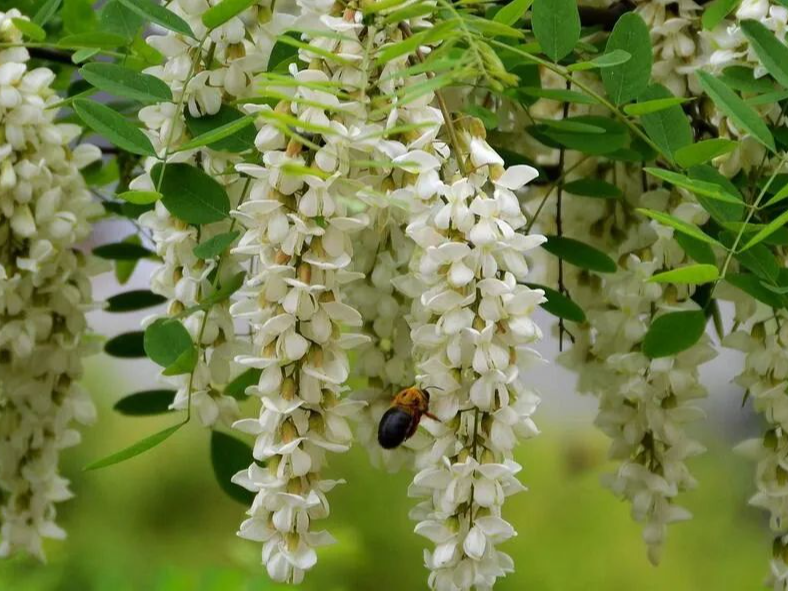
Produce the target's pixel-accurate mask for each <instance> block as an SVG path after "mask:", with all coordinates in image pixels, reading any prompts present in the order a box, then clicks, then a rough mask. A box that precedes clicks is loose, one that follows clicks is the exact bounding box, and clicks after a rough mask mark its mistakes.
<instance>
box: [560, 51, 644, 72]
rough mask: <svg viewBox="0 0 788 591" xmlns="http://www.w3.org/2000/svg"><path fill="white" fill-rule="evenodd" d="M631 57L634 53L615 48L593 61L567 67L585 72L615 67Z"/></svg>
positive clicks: (573, 70) (571, 70)
mask: <svg viewBox="0 0 788 591" xmlns="http://www.w3.org/2000/svg"><path fill="white" fill-rule="evenodd" d="M631 59H632V54H631V53H629V52H628V51H624V50H623V49H614V50H613V51H610V52H608V53H603V54H602V55H600V56H598V57H595V58H594V59H592V60H591V61H587V62H576V63H574V64H570V65H569V66H568V67H567V68H566V69H567V70H568V71H570V72H584V71H585V70H594V69H596V68H599V69H604V68H613V67H615V66H620V65H621V64H625V63H627V62H628V61H629V60H631Z"/></svg>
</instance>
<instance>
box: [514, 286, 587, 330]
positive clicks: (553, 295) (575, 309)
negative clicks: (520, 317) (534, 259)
mask: <svg viewBox="0 0 788 591" xmlns="http://www.w3.org/2000/svg"><path fill="white" fill-rule="evenodd" d="M525 285H527V286H528V287H530V288H531V289H541V290H542V291H544V294H545V297H546V298H547V301H546V302H542V303H541V304H540V306H541V307H542V308H543V309H544V310H546V311H547V312H549V313H550V314H552V315H553V316H556V317H557V318H563V319H564V320H571V321H572V322H585V320H586V315H585V312H583V309H582V308H581V307H580V306H578V305H577V304H576V303H575V302H573V301H572V300H571V299H570V298H569V297H567V296H566V295H564V294H562V293H561V292H559V291H556V290H555V289H553V288H552V287H548V286H546V285H540V284H538V283H526V284H525Z"/></svg>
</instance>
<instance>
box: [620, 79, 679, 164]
mask: <svg viewBox="0 0 788 591" xmlns="http://www.w3.org/2000/svg"><path fill="white" fill-rule="evenodd" d="M677 100H681V99H676V97H674V96H673V95H672V94H671V93H670V91H669V90H668V89H667V88H665V87H664V86H660V85H657V84H655V85H653V86H649V87H648V88H647V89H646V90H645V91H643V92H642V93H641V94H640V96H639V97H638V103H636V104H635V105H631V106H630V108H634V107H637V106H640V107H641V112H640V121H641V123H642V124H643V129H645V130H646V133H647V134H648V135H649V137H650V138H651V139H652V140H653V141H654V143H655V144H656V145H657V147H658V148H659V149H660V151H661V152H662V153H663V154H665V155H666V156H667V157H668V158H670V159H671V160H673V159H675V157H676V152H677V151H678V150H680V149H682V148H686V147H687V146H689V145H691V144H692V128H691V127H690V124H689V120H688V119H687V116H686V115H685V114H684V111H683V109H682V108H681V106H680V103H679V102H676V101H677ZM646 106H650V108H647V109H643V108H644V107H646ZM655 106H658V107H659V108H658V109H655ZM630 114H631V113H630Z"/></svg>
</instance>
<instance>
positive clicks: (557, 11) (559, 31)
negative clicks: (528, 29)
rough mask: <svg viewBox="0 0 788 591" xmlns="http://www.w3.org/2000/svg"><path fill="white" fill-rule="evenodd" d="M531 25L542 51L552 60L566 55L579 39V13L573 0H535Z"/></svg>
mask: <svg viewBox="0 0 788 591" xmlns="http://www.w3.org/2000/svg"><path fill="white" fill-rule="evenodd" d="M531 26H532V27H533V30H534V35H535V36H536V40H537V41H538V42H539V45H540V46H541V48H542V51H543V52H544V53H545V54H546V55H547V56H548V57H549V58H550V59H552V60H553V61H554V62H557V61H559V60H560V59H562V58H564V57H566V56H567V55H569V54H570V53H571V51H572V50H573V49H574V47H575V44H576V43H577V42H578V41H579V40H580V13H579V12H578V11H577V2H575V0H535V1H534V3H533V9H532V10H531Z"/></svg>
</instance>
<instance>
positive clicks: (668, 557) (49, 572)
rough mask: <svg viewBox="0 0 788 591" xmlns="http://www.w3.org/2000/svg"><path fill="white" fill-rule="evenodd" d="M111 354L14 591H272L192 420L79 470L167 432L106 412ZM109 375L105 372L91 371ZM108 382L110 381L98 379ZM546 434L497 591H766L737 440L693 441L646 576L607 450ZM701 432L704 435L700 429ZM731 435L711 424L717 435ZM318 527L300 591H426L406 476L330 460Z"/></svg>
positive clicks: (557, 431) (509, 508) (581, 439)
mask: <svg viewBox="0 0 788 591" xmlns="http://www.w3.org/2000/svg"><path fill="white" fill-rule="evenodd" d="M105 362H106V359H105V358H96V359H94V360H92V361H91V363H90V364H89V370H88V375H87V378H86V383H87V385H88V386H89V388H90V389H91V390H92V392H93V394H94V398H95V400H96V401H97V404H98V407H99V413H100V421H99V423H98V424H97V425H96V426H94V427H92V428H90V429H88V430H86V431H85V433H84V442H83V444H82V445H81V446H80V447H78V448H74V449H71V450H67V451H66V453H65V455H64V461H63V468H64V472H65V474H66V475H67V476H68V477H69V478H71V479H72V481H73V489H74V492H75V493H76V498H75V499H73V500H71V501H69V502H67V503H64V504H63V505H61V509H60V517H61V522H62V525H64V526H65V527H66V529H67V530H68V532H69V538H68V540H67V541H66V542H65V543H58V542H54V543H51V544H48V556H49V562H48V564H46V565H41V564H38V563H36V562H34V561H31V560H30V559H27V558H24V557H16V558H14V559H11V560H10V561H5V562H1V563H0V589H2V590H8V591H12V590H13V591H16V590H21V591H28V590H30V591H39V590H40V591H94V590H95V591H127V590H134V591H136V590H146V591H147V590H151V591H187V590H188V591H220V590H221V591H235V590H249V591H252V590H255V591H268V590H278V589H284V588H286V587H282V586H277V585H272V584H270V583H269V582H268V581H267V579H266V577H265V571H264V568H263V567H262V565H261V564H260V554H259V552H260V546H259V545H258V544H255V543H253V542H247V541H245V540H241V539H240V538H237V537H236V535H235V531H236V528H237V526H238V524H239V523H240V521H241V519H242V518H243V511H244V508H243V507H242V506H241V505H239V504H237V503H236V502H235V501H233V500H231V499H230V498H228V497H226V496H225V495H224V494H223V493H222V492H221V491H220V489H219V487H218V486H217V484H216V482H215V481H214V477H213V474H212V470H211V466H210V461H209V454H208V443H209V441H208V439H209V438H208V433H207V432H206V431H205V430H204V429H202V428H200V427H199V426H198V425H196V424H195V425H189V426H188V428H187V429H185V430H182V431H181V432H179V433H178V434H176V435H175V436H174V437H173V438H172V439H170V440H168V441H167V442H165V443H164V444H163V445H162V446H161V447H158V448H156V449H155V450H152V451H150V452H148V453H147V454H145V455H143V456H140V457H138V458H135V459H133V460H131V461H129V462H127V463H124V464H120V465H117V466H113V467H110V468H107V469H104V470H99V471H96V472H82V471H81V468H82V466H84V465H85V464H87V463H88V462H89V461H91V460H94V459H96V458H98V457H101V456H104V455H106V454H107V453H109V452H111V451H115V450H117V449H119V448H120V447H123V446H125V445H127V444H129V443H131V442H133V441H135V440H136V439H138V438H140V437H142V436H144V435H147V434H149V433H152V432H153V431H155V430H156V429H158V428H161V427H164V426H166V425H168V424H170V423H171V422H172V417H166V418H161V419H150V418H138V419H135V418H128V417H121V416H118V415H116V414H115V413H113V411H112V409H111V407H112V404H113V403H114V401H115V400H116V399H118V398H119V397H121V396H122V395H123V394H125V393H127V392H126V389H122V390H119V389H118V384H119V382H122V381H123V380H122V379H121V378H119V377H118V376H117V375H111V376H107V374H106V371H107V370H106V365H104V363H105ZM99 366H102V367H103V369H102V373H99V372H98V368H99ZM102 376H105V377H102ZM540 425H541V427H542V430H543V434H542V435H541V436H540V437H538V438H537V439H535V440H533V441H530V442H527V443H525V444H523V445H521V447H520V449H519V454H518V461H520V462H521V463H522V464H523V466H524V470H523V472H522V474H521V475H522V477H523V481H524V482H526V484H527V485H528V486H529V488H530V491H529V492H527V493H522V494H520V495H517V496H515V497H512V498H511V499H510V500H509V501H508V502H507V504H506V514H505V517H507V518H508V519H509V520H510V521H511V522H512V523H513V524H514V525H515V527H516V529H517V531H518V532H519V536H518V537H517V538H516V539H515V540H513V541H511V542H509V543H507V544H506V545H505V546H504V547H503V549H504V550H505V551H507V552H508V553H510V554H511V555H512V556H513V557H514V558H515V561H516V564H517V572H516V573H514V574H513V575H511V576H509V577H507V578H506V579H504V580H502V581H501V582H500V584H499V585H498V586H497V587H496V590H497V591H506V590H512V591H513V590H515V589H516V590H523V589H525V590H529V591H574V590H583V591H588V590H606V591H619V590H620V591H631V590H639V591H690V590H692V591H697V590H707V589H721V590H725V591H739V590H749V589H758V588H760V582H761V581H762V580H763V576H764V574H765V572H766V569H767V560H768V554H769V551H770V542H769V536H768V532H767V527H766V523H765V518H764V516H763V515H762V514H761V513H760V512H758V511H757V510H755V509H753V508H750V507H748V506H747V504H746V500H747V498H748V496H749V494H750V492H751V486H752V485H751V480H752V471H751V466H750V465H749V464H748V463H747V462H746V461H745V460H743V459H740V458H738V457H736V456H735V455H734V454H733V453H732V452H731V451H730V447H731V442H729V441H722V440H719V439H715V435H714V433H710V432H703V433H700V436H701V439H702V440H703V442H704V443H705V444H706V445H707V446H709V448H710V450H709V452H708V453H707V454H706V455H704V456H703V457H701V458H700V459H697V460H695V461H694V462H693V463H692V468H693V470H694V472H695V474H696V475H697V477H698V479H699V480H700V482H701V487H700V488H699V489H698V490H697V491H694V492H691V493H689V494H687V495H686V497H685V500H686V504H687V506H688V507H689V508H690V509H691V510H692V512H693V513H694V514H695V519H694V520H693V521H691V522H689V523H684V524H679V525H676V526H673V527H672V528H671V531H670V537H669V541H668V547H667V550H666V552H665V556H664V559H663V564H662V565H661V566H660V567H659V568H654V567H652V566H650V565H649V563H648V562H647V560H646V557H645V550H644V547H643V544H642V542H641V539H640V529H639V526H637V525H636V524H634V523H632V522H631V521H630V518H629V511H628V506H627V505H626V504H624V503H621V502H619V501H618V500H616V499H615V498H613V497H612V495H611V494H609V493H608V492H607V491H606V490H604V489H602V488H601V486H600V485H599V476H600V474H601V473H603V472H604V471H605V470H606V469H609V466H608V465H606V462H605V450H606V441H605V439H604V438H603V436H601V435H599V434H598V433H596V432H595V431H594V430H593V428H592V427H591V426H590V425H588V424H586V423H584V422H583V423H581V422H577V421H576V422H572V423H556V422H554V421H553V422H551V421H550V419H549V417H542V420H541V421H540ZM708 428H709V429H710V428H711V427H708ZM722 431H724V429H720V428H716V429H715V432H717V433H718V434H717V437H719V432H722ZM331 472H332V473H331V475H330V476H332V477H342V478H345V479H346V480H347V481H348V484H347V485H344V486H342V487H339V488H337V489H335V490H334V491H333V492H332V493H331V495H330V500H331V504H332V512H331V517H330V519H329V520H328V521H327V522H326V526H327V528H328V529H329V531H331V532H332V533H333V534H334V535H335V536H336V538H337V539H338V540H339V543H338V544H336V545H335V546H332V547H329V548H326V549H323V550H322V551H321V552H320V559H319V562H318V565H317V567H316V568H315V569H314V570H313V571H311V572H310V573H309V574H308V575H307V578H306V581H305V583H304V584H303V585H301V586H300V587H299V588H300V589H304V590H308V591H312V590H314V591H317V590H320V591H367V590H373V589H374V591H394V590H396V591H410V590H420V589H426V582H425V581H426V572H425V570H424V568H423V562H422V549H423V547H424V544H423V542H422V539H421V538H419V537H418V536H416V535H415V534H413V523H412V522H410V521H409V520H408V516H407V515H408V511H409V509H410V507H411V506H412V505H413V500H412V499H409V498H408V497H407V495H406V490H407V486H408V482H409V479H410V475H409V474H407V473H400V474H396V475H390V474H386V473H383V472H380V471H378V470H375V469H373V468H372V467H371V466H370V465H369V463H368V461H367V455H366V453H365V451H364V450H363V449H359V448H356V449H354V450H353V451H352V452H351V453H349V454H346V455H344V456H342V457H339V458H337V459H336V460H335V461H334V462H333V464H332V466H331Z"/></svg>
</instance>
